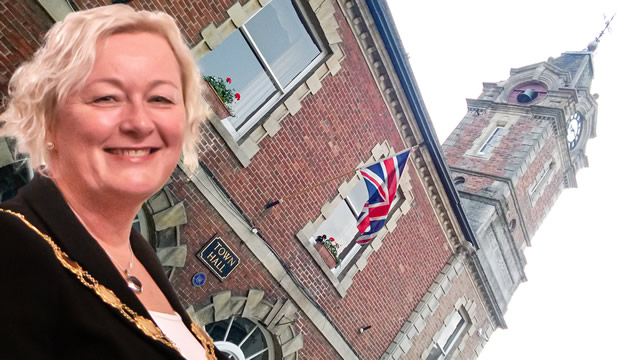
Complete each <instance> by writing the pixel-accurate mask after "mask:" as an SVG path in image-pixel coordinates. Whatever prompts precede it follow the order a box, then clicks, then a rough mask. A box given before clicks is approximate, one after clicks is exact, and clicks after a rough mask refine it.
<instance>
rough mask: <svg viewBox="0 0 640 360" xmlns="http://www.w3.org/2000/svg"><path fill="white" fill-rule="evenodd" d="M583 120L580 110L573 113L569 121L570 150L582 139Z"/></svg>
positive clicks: (568, 142) (568, 137)
mask: <svg viewBox="0 0 640 360" xmlns="http://www.w3.org/2000/svg"><path fill="white" fill-rule="evenodd" d="M583 121H584V117H583V116H582V114H580V112H576V113H575V114H573V115H571V117H570V118H569V121H567V144H569V150H573V149H574V148H575V147H576V145H578V141H580V135H582V123H583Z"/></svg>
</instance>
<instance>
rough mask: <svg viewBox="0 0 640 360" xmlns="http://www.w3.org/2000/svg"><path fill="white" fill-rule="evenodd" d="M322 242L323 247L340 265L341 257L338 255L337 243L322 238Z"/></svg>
mask: <svg viewBox="0 0 640 360" xmlns="http://www.w3.org/2000/svg"><path fill="white" fill-rule="evenodd" d="M322 243H323V244H324V247H326V248H327V250H329V252H330V253H331V255H333V257H334V258H335V259H336V263H337V264H338V265H340V261H341V259H340V257H339V256H338V245H337V244H335V243H334V242H331V241H330V240H324V241H323V242H322Z"/></svg>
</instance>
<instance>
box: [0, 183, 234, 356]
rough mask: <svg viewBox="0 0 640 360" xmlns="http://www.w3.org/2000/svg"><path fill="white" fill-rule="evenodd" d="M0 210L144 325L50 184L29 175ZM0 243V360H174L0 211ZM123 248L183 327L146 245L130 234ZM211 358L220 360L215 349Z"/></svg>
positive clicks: (141, 310)
mask: <svg viewBox="0 0 640 360" xmlns="http://www.w3.org/2000/svg"><path fill="white" fill-rule="evenodd" d="M0 208H2V209H7V210H12V211H15V212H19V213H21V214H23V215H24V216H25V217H26V219H27V220H29V222H31V223H32V224H33V225H35V226H36V227H37V228H38V229H39V230H40V231H41V232H43V233H44V234H47V235H49V236H50V237H51V238H52V239H53V241H55V243H56V244H57V245H58V246H59V247H60V248H61V250H62V251H64V252H66V253H67V254H68V255H69V257H71V259H73V260H75V261H76V262H78V263H79V264H80V266H82V267H83V268H84V270H86V271H87V272H88V273H89V274H91V275H92V276H93V277H94V278H95V279H96V280H97V281H98V282H99V283H100V284H102V285H104V286H106V287H107V288H109V289H111V290H112V291H113V292H114V293H115V294H116V295H117V296H118V298H120V300H121V301H122V302H123V303H125V304H126V305H128V306H129V307H130V308H131V309H133V310H134V311H135V312H136V313H137V314H139V315H142V316H144V317H146V318H147V319H151V317H150V315H149V313H148V312H147V310H146V309H145V307H144V306H143V305H142V303H141V302H140V301H139V300H138V298H137V297H136V295H135V294H134V293H133V292H131V290H129V289H128V287H127V284H126V282H125V281H124V279H123V278H122V276H120V274H119V272H118V270H117V269H116V268H115V267H114V266H113V265H112V263H111V261H110V260H109V258H108V256H107V254H106V253H105V252H104V251H103V250H102V248H101V247H100V245H99V244H98V243H97V242H96V241H95V240H94V239H93V237H92V236H91V235H89V233H88V232H87V231H86V229H85V228H84V227H83V226H82V224H81V223H80V222H79V221H78V219H77V218H76V216H75V214H74V213H73V212H72V211H71V209H70V208H69V206H68V205H67V204H66V202H65V201H64V199H63V197H62V194H61V193H60V191H59V190H58V189H57V187H56V186H55V184H54V183H53V182H52V181H51V180H49V179H47V178H44V177H39V176H38V177H36V178H35V179H34V180H32V181H31V183H29V184H28V185H26V186H25V187H23V188H22V189H21V190H20V192H19V193H18V196H17V197H16V198H14V199H12V200H9V201H7V202H4V203H1V204H0ZM0 244H1V245H2V247H1V251H0V281H1V285H0V286H2V294H1V295H0V359H30V360H36V359H136V360H140V359H182V357H181V356H180V354H179V353H177V352H176V351H174V350H173V349H171V348H170V347H168V346H166V345H164V344H162V343H160V342H159V341H155V340H152V339H151V338H149V337H147V336H146V335H144V334H143V333H142V332H141V331H140V330H138V329H137V328H136V327H135V325H134V324H132V323H131V322H129V321H128V320H126V319H125V318H124V317H123V316H122V315H121V314H120V313H119V312H118V311H116V310H115V309H113V308H112V307H110V306H109V305H107V304H105V303H104V302H102V300H100V298H99V297H98V296H97V295H96V294H95V293H94V292H93V291H92V290H90V289H89V288H87V287H85V286H84V285H82V284H81V283H80V281H79V280H78V278H77V277H76V276H75V275H73V274H72V273H71V272H69V271H68V270H67V269H65V268H63V267H62V265H61V264H60V262H59V261H58V260H57V258H56V257H55V255H54V253H53V250H52V249H51V247H50V246H49V245H48V244H47V243H46V242H45V241H44V240H43V239H42V237H40V236H39V235H37V234H36V233H35V232H34V231H33V230H31V229H29V228H28V227H27V226H26V225H25V224H24V223H23V222H22V221H21V220H20V219H18V218H17V217H15V216H13V215H10V214H6V213H4V212H0ZM131 246H132V249H133V252H134V253H135V255H136V257H137V258H138V259H139V260H140V262H141V263H142V264H143V265H144V267H145V268H146V269H147V271H148V272H149V274H150V275H151V277H152V278H153V279H154V280H155V282H156V283H157V284H158V286H159V287H160V289H161V290H162V292H163V293H164V294H165V296H166V297H167V299H168V300H169V303H170V304H171V306H172V307H173V309H174V310H175V311H176V312H177V313H178V314H180V316H181V317H182V320H183V321H184V323H185V324H186V326H187V328H190V326H191V319H190V318H189V316H188V315H187V313H186V312H185V310H184V308H183V307H182V305H181V304H180V302H179V300H178V297H177V295H176V293H175V292H174V291H173V289H172V287H171V285H170V283H169V280H168V279H167V277H166V276H165V273H164V271H163V269H162V265H161V264H160V262H159V260H158V258H157V257H156V255H155V252H154V251H153V249H152V248H151V246H150V245H149V243H148V242H147V241H146V240H145V239H144V238H143V237H142V236H140V235H139V234H138V233H137V232H135V231H133V232H132V235H131ZM216 350H217V349H216ZM216 355H219V357H218V358H219V359H226V357H225V356H224V355H222V354H218V351H216Z"/></svg>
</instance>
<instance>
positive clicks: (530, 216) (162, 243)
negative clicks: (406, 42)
mask: <svg viewBox="0 0 640 360" xmlns="http://www.w3.org/2000/svg"><path fill="white" fill-rule="evenodd" d="M110 3H111V2H110V1H95V0H73V1H66V0H26V1H22V2H12V3H2V4H0V16H1V17H2V19H3V21H2V27H1V28H0V49H1V53H2V56H3V57H2V58H0V91H2V93H3V94H4V95H6V94H7V82H8V79H9V78H10V76H11V73H12V72H13V71H14V70H15V68H16V67H17V66H18V65H19V64H20V63H21V62H22V61H25V60H27V59H28V58H29V56H30V55H31V54H32V53H33V52H34V51H35V49H37V47H38V46H39V44H40V39H41V36H42V34H44V32H46V30H47V29H48V28H49V27H50V26H51V25H52V24H53V23H54V22H55V21H58V20H61V19H62V18H63V17H64V16H65V15H66V14H67V13H69V12H71V11H75V10H81V9H87V8H91V7H95V6H104V5H108V4H110ZM129 5H130V6H132V7H134V8H139V9H148V10H161V11H164V12H167V13H169V14H170V15H172V16H173V17H175V18H176V20H177V22H178V24H179V26H180V28H181V30H182V32H183V34H184V37H185V39H186V41H187V43H188V45H189V46H190V47H191V49H192V52H193V54H194V56H195V57H196V59H198V61H199V65H200V67H201V70H202V72H203V74H204V75H209V76H215V77H220V78H222V79H226V78H230V79H231V83H230V84H228V85H227V86H228V87H229V88H231V89H232V90H233V92H237V93H239V94H240V100H237V101H235V102H234V103H233V104H232V105H231V113H232V115H231V116H229V114H226V115H225V114H220V113H219V112H216V111H214V109H215V104H214V103H213V100H211V98H210V96H207V95H205V96H204V97H205V98H206V99H207V100H208V102H209V104H210V105H211V111H210V112H209V114H208V117H207V119H206V121H205V123H204V124H203V126H202V133H203V143H202V146H201V148H200V166H199V168H198V170H197V171H196V173H195V174H194V175H193V176H192V177H188V176H186V174H185V173H184V171H183V170H182V168H181V167H180V166H179V167H178V168H176V170H175V171H174V173H173V175H172V176H171V179H170V180H169V181H168V182H167V184H166V185H165V186H164V188H163V189H161V190H160V191H159V192H158V193H157V194H155V195H154V196H153V197H152V198H151V199H149V200H148V201H147V202H146V203H145V204H144V206H143V208H142V209H141V211H140V213H139V214H138V217H137V218H136V221H135V223H134V226H135V227H136V228H137V229H138V230H139V231H140V232H141V233H142V234H143V235H144V236H145V237H146V238H147V239H149V241H150V242H151V244H152V245H153V246H154V248H155V249H156V251H157V253H158V256H159V257H160V259H161V261H162V262H163V264H164V265H165V270H166V272H167V275H168V276H169V277H170V279H171V282H172V284H173V285H174V287H175V288H176V290H177V292H178V294H179V296H180V298H181V300H182V302H183V304H184V306H185V307H187V308H188V309H189V311H190V312H191V314H192V316H193V318H194V319H195V320H196V321H197V322H199V323H200V324H201V325H202V326H204V327H205V329H206V330H207V331H208V332H209V333H210V334H211V335H212V336H213V338H214V340H215V341H216V343H217V345H218V346H219V347H220V348H221V349H223V350H224V351H226V352H228V353H230V354H234V355H235V356H236V357H237V358H247V359H248V358H254V359H263V360H271V359H380V358H383V359H400V358H402V359H429V360H433V359H464V360H467V359H475V358H476V357H477V356H478V354H479V353H480V352H481V350H482V347H483V346H484V344H485V343H486V341H488V338H489V336H491V334H492V332H493V331H494V330H495V329H496V328H498V327H506V324H505V323H504V318H503V315H504V312H505V311H506V309H507V304H508V301H509V299H510V297H511V295H512V294H513V291H515V289H516V287H517V285H518V284H519V283H520V282H522V281H524V280H525V279H526V277H525V274H524V265H525V262H526V261H525V257H524V249H525V248H526V246H528V245H529V244H530V238H531V237H532V236H533V233H534V232H535V229H536V228H537V227H538V225H539V224H540V222H541V221H542V218H543V217H544V214H546V212H547V211H548V209H549V208H550V207H551V206H552V204H553V200H554V199H555V198H557V196H558V195H559V193H560V191H561V190H562V189H563V188H566V187H571V186H576V183H575V171H576V170H577V169H579V168H580V167H583V166H586V165H587V160H586V156H585V155H584V148H585V144H586V139H587V138H589V137H592V136H594V135H595V119H596V111H597V105H596V103H595V99H594V97H593V96H591V95H590V93H589V85H590V79H591V76H592V74H593V69H592V63H591V52H590V51H585V52H578V53H566V54H563V55H562V56H561V57H559V58H558V59H554V60H549V61H547V62H544V63H540V64H535V65H531V66H528V67H524V68H520V69H514V70H512V75H511V77H510V78H509V79H508V80H506V81H504V82H501V83H496V84H485V89H484V91H483V93H482V95H481V96H480V98H479V99H477V100H469V101H468V103H469V113H468V114H467V116H465V118H464V119H463V120H462V122H461V123H460V125H459V126H458V128H457V129H456V130H455V131H454V133H453V134H452V135H451V137H450V138H449V139H448V140H447V141H446V142H445V143H444V145H443V147H442V148H441V147H440V145H439V142H438V140H437V138H436V137H435V135H434V131H433V128H432V125H431V120H430V119H429V117H428V114H427V111H426V109H425V107H424V104H423V102H422V99H421V97H420V94H419V92H418V90H417V86H416V83H415V80H414V78H413V75H412V72H411V69H410V67H409V65H408V62H407V59H406V57H405V55H404V54H405V52H404V50H403V48H402V44H401V41H400V39H399V36H398V34H397V31H396V29H395V26H394V24H393V19H392V18H391V15H390V12H389V10H388V8H387V6H386V3H385V2H384V1H383V0H380V1H378V0H368V1H365V0H349V1H348V0H271V1H268V0H266V1H265V0H247V1H240V2H231V1H224V2H223V1H220V2H208V1H188V2H187V1H175V2H170V3H160V2H157V1H152V0H144V1H143V0H140V1H137V0H133V1H129ZM525 93H526V96H529V97H534V98H533V99H530V100H528V101H524V100H526V99H525V97H524V96H525V95H523V96H520V95H521V94H525ZM533 94H535V96H534V95H533ZM520 99H523V101H522V102H521V101H520ZM573 114H579V115H576V116H573ZM567 123H568V124H570V125H569V127H567V125H566V124H567ZM578 127H579V129H578ZM567 140H569V142H567ZM12 147H13V144H12V142H11V141H10V140H8V139H0V170H2V171H4V172H3V173H1V174H0V175H2V177H1V179H2V181H4V182H3V184H2V186H0V189H3V194H4V195H3V197H4V198H8V197H10V196H12V194H13V193H15V191H16V190H17V188H19V187H20V186H21V185H22V184H24V183H26V182H27V181H28V179H29V177H30V176H31V174H29V172H28V171H26V170H20V172H16V171H15V169H16V166H15V164H16V163H18V162H19V161H20V160H18V159H16V158H15V156H14V153H13V151H12ZM409 147H415V150H414V151H413V154H412V155H411V158H410V161H409V163H408V164H407V166H406V170H405V172H404V174H403V176H402V178H401V181H400V186H399V190H398V194H397V196H396V199H395V201H394V203H393V205H392V210H391V213H390V215H389V218H388V220H387V222H386V224H385V227H384V229H383V230H382V231H381V233H380V234H379V235H378V236H377V237H376V238H375V239H374V240H373V241H372V242H371V243H370V244H368V245H366V246H359V245H355V244H354V242H353V240H354V239H355V237H356V235H357V229H356V216H357V215H358V213H359V209H360V208H361V207H362V204H363V201H364V199H363V195H362V194H363V190H362V182H361V181H360V180H361V178H360V177H359V175H358V172H357V169H358V168H361V167H363V166H365V165H368V164H372V163H374V162H377V161H379V160H381V159H384V158H387V157H389V156H392V155H393V154H394V153H396V152H398V151H400V150H402V149H405V148H409ZM443 154H444V155H443ZM445 157H446V162H447V163H448V164H449V165H447V164H446V163H445ZM341 174H345V175H342V176H338V175H341ZM313 184H322V185H320V186H317V187H313V188H311V189H308V190H306V191H304V192H301V190H304V189H307V188H308V187H310V185H313ZM299 192H300V194H299V195H297V196H293V197H290V198H289V197H288V195H290V194H296V193H299ZM277 199H285V201H283V202H282V203H281V204H279V205H276V206H273V207H271V208H269V209H266V208H265V205H266V204H267V203H269V202H270V201H273V200H277ZM322 235H326V236H327V237H333V238H335V240H336V242H337V243H338V244H339V248H337V259H335V258H334V257H332V256H327V254H325V253H324V251H325V248H324V247H323V246H319V245H318V244H317V242H316V238H317V237H318V236H322ZM336 260H337V261H336ZM252 356H254V357H252Z"/></svg>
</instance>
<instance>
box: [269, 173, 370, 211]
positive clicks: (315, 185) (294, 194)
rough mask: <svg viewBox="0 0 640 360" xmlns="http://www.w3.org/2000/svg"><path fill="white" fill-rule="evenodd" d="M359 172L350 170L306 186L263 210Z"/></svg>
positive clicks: (271, 202)
mask: <svg viewBox="0 0 640 360" xmlns="http://www.w3.org/2000/svg"><path fill="white" fill-rule="evenodd" d="M359 170H360V168H358V169H353V170H350V171H349V172H346V173H344V174H340V175H337V176H334V177H332V178H331V179H328V180H325V181H323V182H321V183H317V184H314V185H311V186H308V187H306V188H304V189H302V190H300V191H298V192H295V193H293V194H290V195H287V196H285V197H283V198H282V199H278V200H275V201H269V202H268V203H267V204H266V205H265V206H264V208H265V209H269V208H272V207H274V206H276V205H278V204H282V203H283V202H285V200H289V199H291V198H292V197H296V196H298V195H301V194H304V193H306V192H307V191H309V190H313V189H315V188H317V187H318V186H322V185H325V184H327V183H329V182H332V181H334V180H338V179H340V178H341V177H345V176H347V175H349V174H353V173H354V172H356V171H359Z"/></svg>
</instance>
